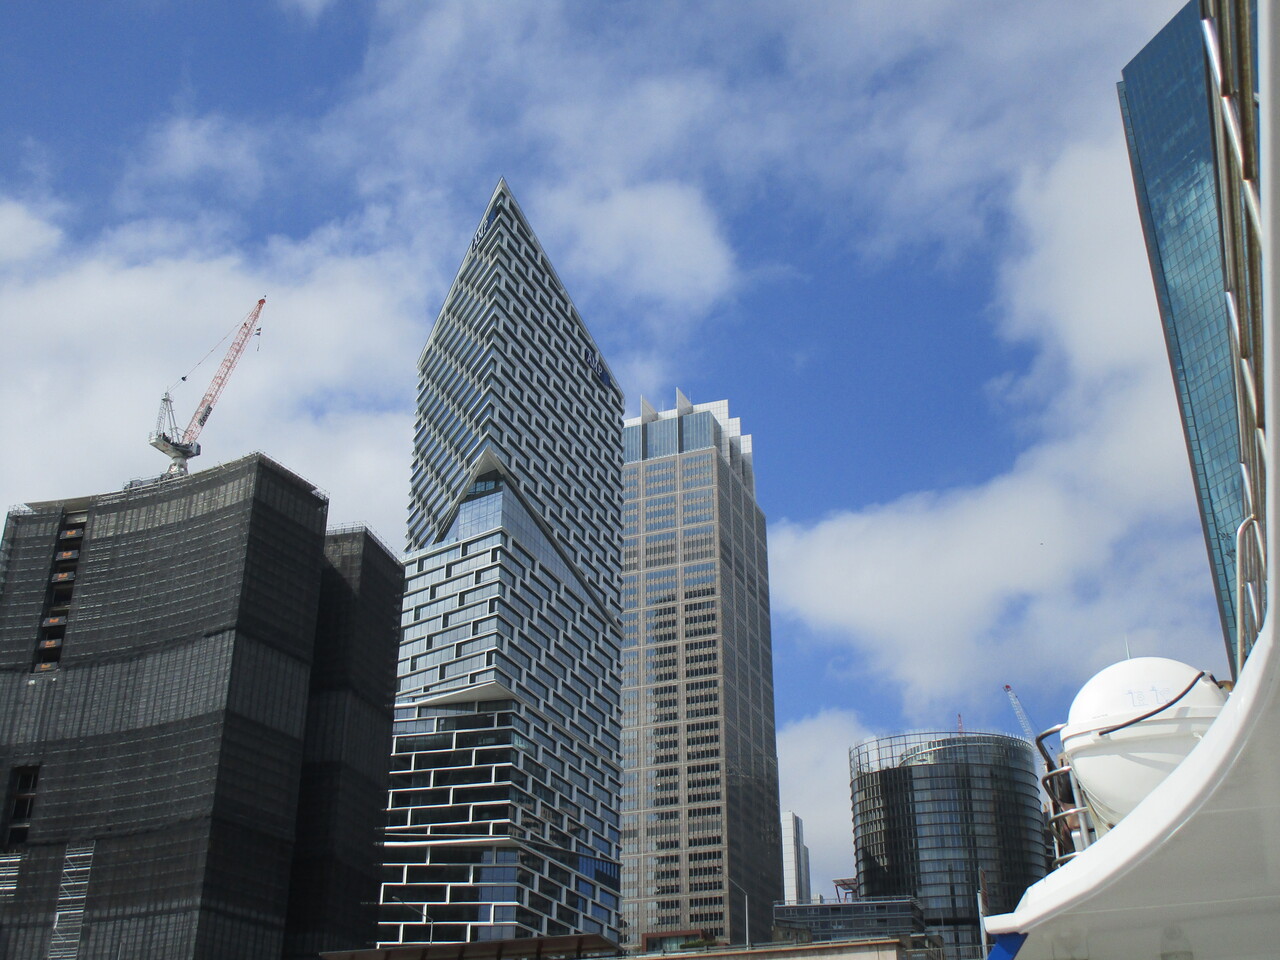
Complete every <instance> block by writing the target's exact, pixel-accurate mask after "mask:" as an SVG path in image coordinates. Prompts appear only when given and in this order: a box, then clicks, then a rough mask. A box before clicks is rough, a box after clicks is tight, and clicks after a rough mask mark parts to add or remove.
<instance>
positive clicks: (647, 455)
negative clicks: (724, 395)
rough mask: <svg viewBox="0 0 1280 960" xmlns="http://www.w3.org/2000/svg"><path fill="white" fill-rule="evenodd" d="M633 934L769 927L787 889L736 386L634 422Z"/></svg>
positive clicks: (630, 581) (662, 939)
mask: <svg viewBox="0 0 1280 960" xmlns="http://www.w3.org/2000/svg"><path fill="white" fill-rule="evenodd" d="M624 460H625V466H624V468H623V483H624V512H623V525H624V534H625V539H624V547H623V588H622V589H623V615H622V616H623V680H622V682H623V758H624V760H623V767H624V770H625V774H624V781H623V821H622V827H623V830H622V834H623V893H624V897H625V900H624V912H625V916H626V921H627V930H626V935H627V942H628V944H629V945H636V946H642V947H643V946H646V945H648V946H651V947H656V946H666V945H672V944H674V945H678V944H679V942H682V941H686V940H699V939H724V938H727V939H728V940H729V941H730V942H731V943H742V942H745V941H746V940H747V939H748V936H749V937H750V939H752V940H768V939H769V936H770V928H771V924H772V919H773V902H774V901H775V900H778V899H780V898H781V896H782V853H781V844H780V838H779V824H780V821H779V810H778V761H777V745H776V742H775V739H774V718H773V653H772V646H771V641H770V632H769V567H768V558H767V556H766V541H765V519H764V514H763V513H761V512H760V508H759V507H758V506H757V505H756V501H755V476H754V473H753V471H752V455H751V437H750V436H743V435H742V431H741V426H740V424H739V421H738V420H736V419H731V418H730V417H729V404H728V402H727V401H723V400H721V401H718V402H716V403H707V404H692V403H690V402H689V401H688V400H687V399H686V398H685V396H684V395H683V394H681V393H679V392H678V391H677V393H676V406H675V409H673V410H666V411H663V412H658V411H655V410H654V409H653V408H652V407H651V406H649V405H648V404H647V403H644V401H641V415H640V416H639V417H637V418H635V419H633V420H628V421H627V425H626V429H625V430H624Z"/></svg>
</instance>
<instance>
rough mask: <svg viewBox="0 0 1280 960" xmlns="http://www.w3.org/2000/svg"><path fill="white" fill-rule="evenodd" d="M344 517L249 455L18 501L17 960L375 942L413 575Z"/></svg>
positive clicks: (10, 750) (204, 958) (13, 870)
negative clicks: (329, 532)
mask: <svg viewBox="0 0 1280 960" xmlns="http://www.w3.org/2000/svg"><path fill="white" fill-rule="evenodd" d="M326 512H327V504H326V502H325V500H324V498H323V497H322V496H321V495H320V494H318V493H317V492H316V491H315V489H314V488H313V486H312V485H311V484H310V483H307V482H306V481H305V480H302V479H301V478H299V477H297V476H295V475H293V474H291V473H289V472H288V471H287V470H285V469H283V468H282V467H280V466H278V465H276V464H275V463H273V462H272V461H270V460H268V459H267V458H265V457H263V456H261V455H254V456H251V457H247V458H244V459H242V460H239V461H236V462H234V463H230V464H226V465H224V466H221V467H217V468H215V469H211V470H206V471H203V472H201V473H198V474H194V475H192V476H189V477H182V478H180V479H172V480H165V481H162V482H158V483H152V484H148V485H142V486H139V487H134V488H131V489H127V490H125V491H123V492H119V493H111V494H104V495H101V496H93V497H85V498H82V499H77V500H67V501H58V502H49V503H34V504H31V505H30V506H29V507H27V508H23V509H19V510H15V511H14V512H12V513H10V515H9V517H8V521H7V523H6V526H5V536H4V542H3V547H2V548H0V789H3V790H4V791H5V793H4V796H3V807H2V808H0V843H2V845H3V850H2V852H0V955H2V956H4V957H6V958H10V960H36V958H39V960H45V958H58V960H77V958H79V960H89V958H102V960H110V958H115V957H131V958H155V960H177V958H193V960H194V958H199V960H262V958H270V957H290V958H292V957H308V956H314V955H315V953H316V951H318V950H321V949H342V948H351V947H359V946H362V945H365V944H368V943H369V942H371V941H372V938H373V934H374V929H375V921H376V915H375V913H374V911H373V910H371V909H370V908H369V906H368V905H367V902H368V901H369V900H371V899H372V897H373V896H374V894H376V892H377V881H378V878H377V868H378V864H377V862H376V856H377V855H376V852H375V850H376V847H375V844H376V842H377V839H378V836H379V831H380V826H381V823H380V821H381V816H382V800H383V798H385V790H386V782H387V777H386V770H385V764H383V763H380V762H378V755H379V754H380V753H382V752H383V751H385V749H386V745H387V744H388V743H389V742H390V736H391V711H390V709H389V699H390V695H391V688H392V683H393V679H394V672H393V671H394V663H395V651H396V644H397V640H398V636H397V633H398V631H397V624H396V614H397V611H398V609H399V596H400V594H401V587H402V577H403V570H402V567H401V565H400V563H399V561H398V560H397V558H395V557H393V556H392V555H391V554H390V553H388V552H387V551H386V550H385V549H383V548H382V547H380V546H379V545H378V544H377V542H376V541H375V540H373V538H372V537H370V536H369V534H368V533H367V532H365V531H363V530H350V531H345V532H343V533H341V534H338V535H335V536H334V537H330V538H326V536H325V516H326ZM304 830H305V835H302V833H303V831H304Z"/></svg>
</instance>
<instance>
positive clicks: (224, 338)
mask: <svg viewBox="0 0 1280 960" xmlns="http://www.w3.org/2000/svg"><path fill="white" fill-rule="evenodd" d="M243 325H244V321H243V320H240V321H239V322H237V323H236V324H235V325H234V326H233V327H232V328H231V329H230V330H228V331H227V332H226V333H225V334H223V335H222V339H221V340H219V341H218V342H217V343H215V344H214V345H213V346H212V347H211V348H210V349H209V352H208V353H206V354H205V355H204V356H203V357H201V358H200V359H199V360H198V361H197V362H196V365H195V366H194V367H192V368H191V369H190V370H188V371H187V372H186V373H184V374H183V375H182V376H180V377H179V378H178V379H177V380H175V381H173V383H171V384H169V388H168V389H167V390H166V391H165V392H166V393H172V392H173V389H174V387H176V386H177V385H178V384H180V383H186V382H187V378H188V377H189V376H191V375H192V374H193V373H195V372H196V371H197V370H199V369H200V368H201V367H202V366H204V362H205V361H206V360H208V359H209V358H210V357H212V356H213V355H214V354H215V353H217V352H218V348H219V347H221V346H222V345H223V344H224V343H226V342H227V338H228V337H230V336H231V335H232V334H234V333H235V332H236V331H237V330H239V329H240V327H241V326H243ZM261 332H262V328H261V327H259V328H258V329H257V330H255V331H254V333H253V335H254V336H255V337H256V336H258V335H259V334H260V333H261Z"/></svg>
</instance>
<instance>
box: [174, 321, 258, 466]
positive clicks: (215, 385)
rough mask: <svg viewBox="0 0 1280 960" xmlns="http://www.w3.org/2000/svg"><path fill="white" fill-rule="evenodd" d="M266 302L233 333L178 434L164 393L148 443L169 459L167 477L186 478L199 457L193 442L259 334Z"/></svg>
mask: <svg viewBox="0 0 1280 960" xmlns="http://www.w3.org/2000/svg"><path fill="white" fill-rule="evenodd" d="M266 302H267V298H266V297H263V298H262V299H261V300H259V301H258V302H257V304H256V305H255V306H254V308H253V309H252V310H250V311H249V315H248V316H246V317H245V318H244V322H243V323H241V324H240V327H239V329H238V330H236V336H235V339H234V340H232V341H231V347H230V348H229V349H228V350H227V355H226V356H225V357H223V358H222V365H221V366H220V367H218V372H217V373H215V374H214V375H213V379H212V380H211V381H209V389H207V390H206V391H205V392H204V397H203V398H201V400H200V405H199V406H197V407H196V412H195V413H193V414H192V415H191V422H190V423H188V424H187V429H185V430H183V431H182V432H181V433H179V432H178V422H177V420H176V419H175V418H174V415H173V397H171V396H170V395H169V391H168V390H166V391H165V392H164V397H163V399H161V401H160V413H159V414H158V415H157V417H156V429H155V432H154V433H153V434H151V437H150V440H151V445H152V446H153V447H155V448H156V449H157V450H159V451H160V452H161V453H163V454H165V456H167V457H169V458H170V463H169V469H168V470H166V471H165V472H164V475H165V476H166V477H185V476H186V475H187V461H188V460H190V459H191V458H192V457H198V456H200V444H198V443H197V442H196V439H197V438H198V437H199V436H200V431H201V430H203V429H204V425H205V424H206V423H208V422H209V414H211V413H213V406H214V404H216V403H217V402H218V397H220V396H221V395H222V389H223V387H225V386H226V385H227V378H228V377H230V376H231V371H232V370H234V369H235V368H236V363H238V362H239V360H240V355H241V354H242V353H244V348H245V347H246V346H248V344H249V338H250V337H252V336H254V335H255V334H257V333H260V332H261V330H262V328H261V327H259V326H258V317H259V316H260V315H261V314H262V305H263V304H265V303H266ZM215 349H217V348H216V347H215ZM182 379H183V380H185V379H187V378H186V377H183V378H182Z"/></svg>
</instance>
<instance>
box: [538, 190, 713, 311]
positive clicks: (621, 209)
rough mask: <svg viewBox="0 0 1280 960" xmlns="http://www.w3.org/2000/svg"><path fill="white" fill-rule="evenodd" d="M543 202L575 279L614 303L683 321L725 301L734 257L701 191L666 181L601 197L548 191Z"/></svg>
mask: <svg viewBox="0 0 1280 960" xmlns="http://www.w3.org/2000/svg"><path fill="white" fill-rule="evenodd" d="M543 203H544V206H545V207H546V209H547V211H548V212H549V213H550V214H551V217H550V226H551V228H552V230H555V231H557V232H558V233H559V234H560V235H561V236H562V237H563V240H564V243H563V245H564V247H565V253H564V256H565V260H566V264H567V265H568V266H569V268H571V269H573V270H574V271H575V272H576V273H578V274H581V275H584V276H588V277H590V278H591V279H592V282H594V283H598V284H600V285H601V286H603V287H605V288H607V289H608V290H609V291H610V293H611V295H612V296H614V297H625V298H629V299H632V300H639V301H642V302H646V303H656V304H658V305H660V306H662V307H663V308H664V309H666V310H667V311H671V312H674V313H676V314H678V315H679V316H680V317H682V318H688V317H689V316H690V315H694V316H697V315H700V314H701V313H702V312H703V311H705V310H706V309H707V308H708V307H709V306H710V305H711V304H712V303H714V302H715V301H716V300H718V299H720V298H722V297H724V296H726V295H727V294H728V292H729V291H730V290H731V289H732V287H733V282H734V279H735V277H734V273H735V271H734V256H733V251H732V250H731V249H730V247H729V244H728V242H727V241H726V239H725V237H724V234H723V232H722V230H721V228H720V225H719V223H718V222H717V217H716V214H715V212H714V211H713V210H712V208H711V206H710V205H709V204H708V203H707V201H706V198H705V197H704V196H703V194H702V193H701V191H699V190H698V189H696V188H694V187H691V186H689V185H687V184H681V183H672V182H657V183H641V184H636V185H634V186H631V187H625V188H620V189H616V190H610V191H607V192H602V193H595V192H586V191H582V190H579V189H575V188H562V189H558V190H554V191H550V192H549V193H548V194H547V195H546V196H545V197H543Z"/></svg>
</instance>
